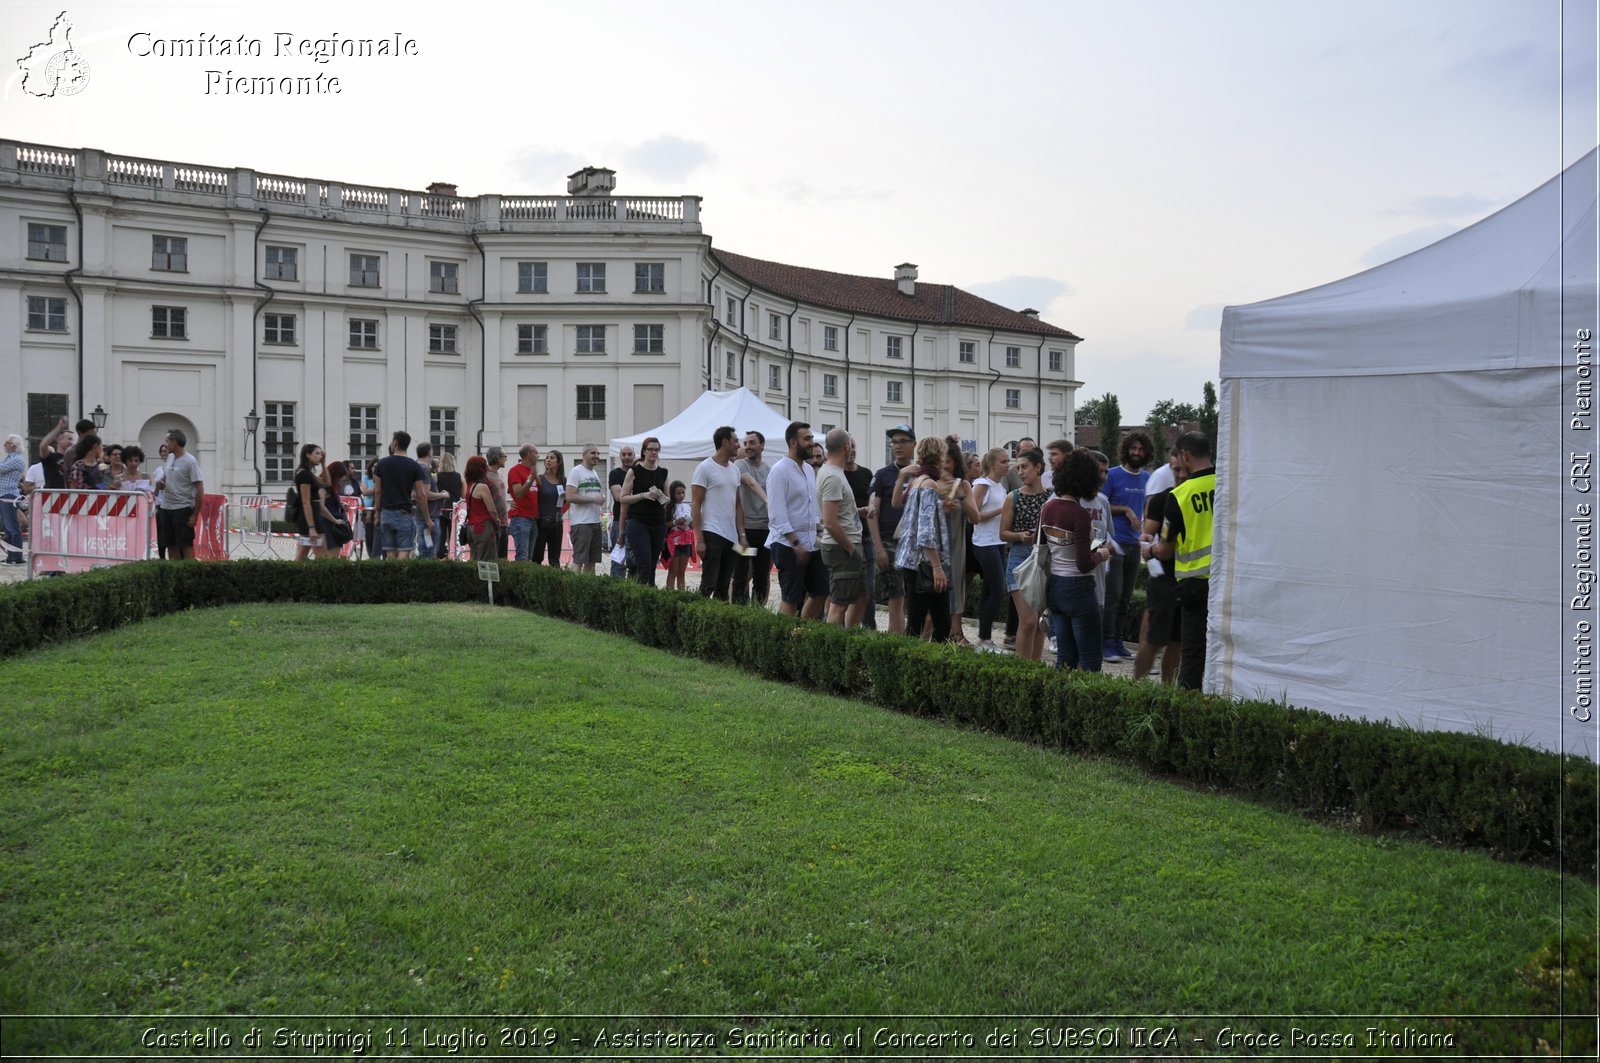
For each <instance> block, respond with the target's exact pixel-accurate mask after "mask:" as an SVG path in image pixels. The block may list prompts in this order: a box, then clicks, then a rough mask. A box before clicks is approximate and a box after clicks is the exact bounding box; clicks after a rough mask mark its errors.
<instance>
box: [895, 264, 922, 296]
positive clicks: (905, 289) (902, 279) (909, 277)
mask: <svg viewBox="0 0 1600 1063" xmlns="http://www.w3.org/2000/svg"><path fill="white" fill-rule="evenodd" d="M894 282H895V283H896V284H897V285H899V286H900V294H901V295H916V294H917V267H916V266H915V265H913V264H912V263H910V262H902V263H900V264H899V265H898V266H896V267H895V268H894Z"/></svg>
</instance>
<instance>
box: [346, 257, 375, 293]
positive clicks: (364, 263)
mask: <svg viewBox="0 0 1600 1063" xmlns="http://www.w3.org/2000/svg"><path fill="white" fill-rule="evenodd" d="M377 286H378V256H377V255H351V256H350V287H352V288H376V287H377Z"/></svg>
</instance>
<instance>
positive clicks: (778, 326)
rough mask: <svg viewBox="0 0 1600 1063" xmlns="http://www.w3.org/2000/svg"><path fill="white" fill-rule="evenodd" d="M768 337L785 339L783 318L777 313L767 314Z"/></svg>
mask: <svg viewBox="0 0 1600 1063" xmlns="http://www.w3.org/2000/svg"><path fill="white" fill-rule="evenodd" d="M767 338H768V339H771V340H781V339H783V318H781V317H779V316H778V315H777V314H768V315H767Z"/></svg>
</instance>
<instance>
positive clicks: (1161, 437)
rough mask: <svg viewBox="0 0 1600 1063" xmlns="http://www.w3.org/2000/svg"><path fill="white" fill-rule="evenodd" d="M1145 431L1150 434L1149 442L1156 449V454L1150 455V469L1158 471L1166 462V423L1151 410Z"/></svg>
mask: <svg viewBox="0 0 1600 1063" xmlns="http://www.w3.org/2000/svg"><path fill="white" fill-rule="evenodd" d="M1145 431H1146V432H1149V433H1150V442H1151V444H1152V445H1153V446H1154V447H1155V448H1156V452H1155V453H1154V454H1152V455H1150V467H1151V468H1152V469H1158V468H1160V467H1161V466H1162V465H1165V464H1166V461H1167V446H1168V442H1167V422H1165V421H1163V420H1162V419H1161V415H1160V414H1159V413H1157V412H1156V411H1155V410H1153V409H1152V410H1151V411H1150V419H1149V420H1148V421H1147V422H1146V423H1145Z"/></svg>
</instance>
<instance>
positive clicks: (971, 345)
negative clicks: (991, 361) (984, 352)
mask: <svg viewBox="0 0 1600 1063" xmlns="http://www.w3.org/2000/svg"><path fill="white" fill-rule="evenodd" d="M961 360H962V361H963V362H967V363H968V364H971V363H973V362H976V361H977V360H978V344H977V343H976V342H975V341H973V340H962V341H961Z"/></svg>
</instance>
